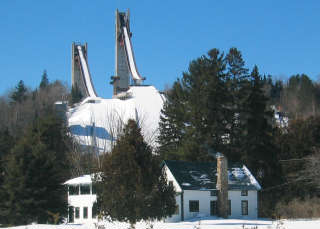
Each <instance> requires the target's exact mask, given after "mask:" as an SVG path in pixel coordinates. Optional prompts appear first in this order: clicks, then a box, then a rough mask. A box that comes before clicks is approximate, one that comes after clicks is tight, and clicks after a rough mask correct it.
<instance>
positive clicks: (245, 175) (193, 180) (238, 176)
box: [163, 160, 261, 190]
mask: <svg viewBox="0 0 320 229" xmlns="http://www.w3.org/2000/svg"><path fill="white" fill-rule="evenodd" d="M163 163H164V164H165V165H167V167H168V168H169V169H170V171H171V173H172V175H173V176H174V177H175V179H176V181H177V182H178V183H179V185H180V187H181V188H182V189H183V190H215V189H216V184H217V163H216V162H186V161H171V160H165V161H164V162H163ZM228 176H229V177H228V178H229V179H228V184H229V190H260V189H261V187H260V185H259V184H258V182H257V181H256V180H255V178H254V177H253V176H252V175H251V173H250V171H249V170H248V169H247V168H246V167H245V166H244V165H242V164H239V163H237V164H231V165H228Z"/></svg>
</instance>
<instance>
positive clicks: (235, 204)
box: [228, 191, 258, 218]
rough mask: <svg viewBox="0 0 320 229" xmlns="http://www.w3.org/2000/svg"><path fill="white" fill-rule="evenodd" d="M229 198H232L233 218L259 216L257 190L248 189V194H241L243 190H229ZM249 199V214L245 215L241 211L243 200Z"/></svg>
mask: <svg viewBox="0 0 320 229" xmlns="http://www.w3.org/2000/svg"><path fill="white" fill-rule="evenodd" d="M228 198H229V200H231V217H232V218H257V217H258V201H257V200H258V199H257V191H248V196H241V191H229V192H228ZM242 200H247V201H248V215H247V216H243V215H242V212H241V201H242Z"/></svg>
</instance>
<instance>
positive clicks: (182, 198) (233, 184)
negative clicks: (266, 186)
mask: <svg viewBox="0 0 320 229" xmlns="http://www.w3.org/2000/svg"><path fill="white" fill-rule="evenodd" d="M162 166H163V169H164V171H165V173H166V175H167V179H168V182H170V183H171V184H172V185H173V186H174V188H175V191H176V204H177V207H176V212H175V214H174V215H172V216H171V217H169V218H167V219H166V221H168V222H177V221H184V220H188V219H191V218H195V217H206V216H218V215H219V206H218V203H220V204H221V203H224V205H227V206H224V207H225V209H227V213H226V215H228V216H227V217H228V218H257V216H258V201H257V198H258V195H257V192H258V191H259V190H260V189H261V186H260V185H259V183H258V182H257V180H256V179H255V178H254V176H253V175H252V174H251V172H250V171H249V169H248V168H247V167H246V166H245V165H243V164H239V163H238V164H229V165H228V166H227V167H226V170H227V171H225V174H226V175H225V176H227V177H226V178H225V180H226V181H227V185H225V186H226V187H225V189H226V193H227V196H226V198H227V199H226V201H224V202H220V201H219V198H221V197H219V196H220V194H219V193H220V192H221V190H219V188H218V186H219V185H217V181H218V180H219V176H221V175H220V174H221V173H220V172H219V171H218V170H217V163H216V162H186V161H172V160H165V161H163V164H162Z"/></svg>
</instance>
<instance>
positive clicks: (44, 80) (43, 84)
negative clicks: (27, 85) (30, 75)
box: [40, 70, 49, 89]
mask: <svg viewBox="0 0 320 229" xmlns="http://www.w3.org/2000/svg"><path fill="white" fill-rule="evenodd" d="M48 85H49V79H48V74H47V71H46V70H44V71H43V74H42V77H41V82H40V89H44V88H46V87H47V86H48Z"/></svg>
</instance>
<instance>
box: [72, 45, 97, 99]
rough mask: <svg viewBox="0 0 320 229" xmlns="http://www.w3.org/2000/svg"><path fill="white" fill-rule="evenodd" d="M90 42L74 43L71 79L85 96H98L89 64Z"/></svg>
mask: <svg viewBox="0 0 320 229" xmlns="http://www.w3.org/2000/svg"><path fill="white" fill-rule="evenodd" d="M87 54H88V44H87V43H85V44H84V45H82V44H80V43H75V42H73V43H72V53H71V58H72V60H71V66H72V71H71V81H72V87H77V88H78V89H79V90H80V92H81V94H82V95H83V97H84V98H86V97H97V93H96V91H95V89H94V86H93V83H92V79H91V75H90V71H89V65H88V55H87Z"/></svg>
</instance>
